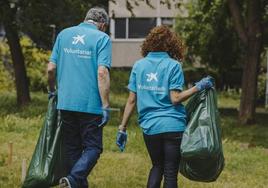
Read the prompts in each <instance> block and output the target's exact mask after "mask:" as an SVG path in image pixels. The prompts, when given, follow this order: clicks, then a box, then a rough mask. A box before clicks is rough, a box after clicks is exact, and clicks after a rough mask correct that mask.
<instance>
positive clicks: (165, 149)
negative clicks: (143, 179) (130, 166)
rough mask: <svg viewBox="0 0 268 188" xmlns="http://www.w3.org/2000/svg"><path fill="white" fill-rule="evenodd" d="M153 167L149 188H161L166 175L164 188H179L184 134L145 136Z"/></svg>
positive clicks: (171, 133)
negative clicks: (178, 181) (178, 178)
mask: <svg viewBox="0 0 268 188" xmlns="http://www.w3.org/2000/svg"><path fill="white" fill-rule="evenodd" d="M143 137H144V141H145V144H146V147H147V150H148V152H149V155H150V158H151V161H152V165H153V167H152V168H151V171H150V174H149V178H148V182H147V188H160V185H161V181H162V177H163V175H164V188H177V187H178V185H177V176H178V171H179V163H180V158H181V156H180V145H181V139H182V132H170V133H161V134H156V135H146V134H143Z"/></svg>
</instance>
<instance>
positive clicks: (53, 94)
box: [48, 91, 56, 100]
mask: <svg viewBox="0 0 268 188" xmlns="http://www.w3.org/2000/svg"><path fill="white" fill-rule="evenodd" d="M54 96H56V91H54V92H52V91H49V92H48V100H49V99H51V98H52V97H54Z"/></svg>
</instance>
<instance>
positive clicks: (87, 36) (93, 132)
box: [48, 7, 111, 188]
mask: <svg viewBox="0 0 268 188" xmlns="http://www.w3.org/2000/svg"><path fill="white" fill-rule="evenodd" d="M108 22H109V17H108V14H107V12H106V11H105V10H104V9H102V8H98V7H95V8H92V9H90V10H89V11H88V13H87V15H86V18H85V20H84V22H83V23H81V24H79V25H77V26H74V27H70V28H67V29H64V30H63V31H61V32H60V33H59V34H58V36H57V39H56V42H55V44H54V47H53V51H52V54H51V57H50V62H49V64H48V85H49V98H50V97H51V96H53V95H54V94H55V85H56V84H55V83H56V82H57V95H58V104H57V109H59V110H60V113H61V118H62V122H63V124H62V132H63V144H64V158H65V160H64V163H65V166H66V168H67V172H66V177H63V178H61V179H60V187H72V188H75V187H79V188H82V187H88V182H87V176H88V175H89V173H90V171H91V170H92V169H93V167H94V166H95V164H96V163H97V160H98V158H99V157H100V154H101V153H102V127H103V126H104V125H105V124H106V123H107V122H108V120H109V88H110V76H109V69H110V67H111V41H110V38H109V36H108V35H107V34H106V33H104V31H105V30H106V27H107V26H108Z"/></svg>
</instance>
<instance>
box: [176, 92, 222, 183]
mask: <svg viewBox="0 0 268 188" xmlns="http://www.w3.org/2000/svg"><path fill="white" fill-rule="evenodd" d="M185 108H186V112H187V118H188V123H187V128H186V130H185V132H184V134H183V138H182V143H181V162H180V173H181V174H182V175H183V176H185V177H186V178H188V179H190V180H194V181H201V182H212V181H215V180H216V179H217V178H218V176H219V175H220V173H221V172H222V170H223V167H224V156H223V150H222V142H221V129H220V121H219V113H218V108H217V96H216V91H215V89H213V88H211V89H209V90H204V91H202V92H199V93H197V94H195V95H194V96H193V97H192V98H191V99H190V101H189V102H188V103H187V105H186V107H185Z"/></svg>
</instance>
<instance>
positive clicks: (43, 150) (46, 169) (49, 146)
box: [22, 96, 64, 188]
mask: <svg viewBox="0 0 268 188" xmlns="http://www.w3.org/2000/svg"><path fill="white" fill-rule="evenodd" d="M56 106H57V97H56V96H54V97H52V98H51V99H50V100H49V104H48V110H47V114H46V117H45V121H44V125H43V127H42V129H41V132H40V135H39V139H38V141H37V144H36V147H35V151H34V153H33V156H32V160H31V163H30V165H29V168H28V172H27V175H26V178H25V181H24V183H23V185H22V187H23V188H48V187H50V186H54V185H56V184H58V181H59V178H61V177H62V176H63V173H64V170H63V168H62V167H63V165H62V147H61V121H60V115H59V112H58V110H57V109H56Z"/></svg>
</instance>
